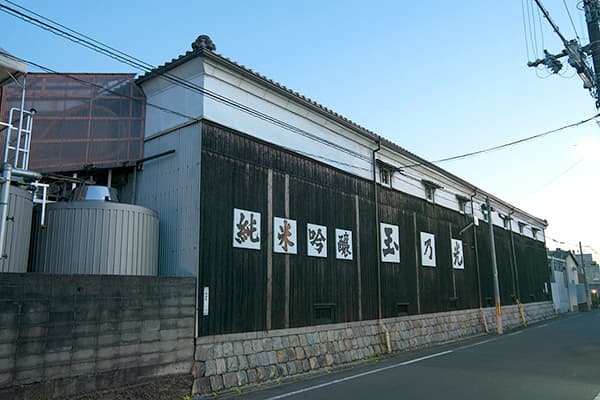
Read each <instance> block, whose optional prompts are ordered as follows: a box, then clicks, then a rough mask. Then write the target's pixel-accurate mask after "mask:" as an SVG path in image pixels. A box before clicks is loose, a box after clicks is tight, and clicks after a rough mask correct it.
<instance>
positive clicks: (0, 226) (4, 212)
mask: <svg viewBox="0 0 600 400" xmlns="http://www.w3.org/2000/svg"><path fill="white" fill-rule="evenodd" d="M11 178H12V166H11V165H10V164H9V163H4V165H3V168H2V186H1V188H0V258H5V257H6V255H5V254H4V241H5V238H6V221H7V219H6V218H7V217H8V199H9V196H10V182H11Z"/></svg>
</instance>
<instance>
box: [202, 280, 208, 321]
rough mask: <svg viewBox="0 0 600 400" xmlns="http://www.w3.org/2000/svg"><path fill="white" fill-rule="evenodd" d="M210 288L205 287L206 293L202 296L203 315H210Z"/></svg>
mask: <svg viewBox="0 0 600 400" xmlns="http://www.w3.org/2000/svg"><path fill="white" fill-rule="evenodd" d="M208 299H209V297H208V287H207V286H205V287H204V293H203V295H202V315H204V316H207V315H208Z"/></svg>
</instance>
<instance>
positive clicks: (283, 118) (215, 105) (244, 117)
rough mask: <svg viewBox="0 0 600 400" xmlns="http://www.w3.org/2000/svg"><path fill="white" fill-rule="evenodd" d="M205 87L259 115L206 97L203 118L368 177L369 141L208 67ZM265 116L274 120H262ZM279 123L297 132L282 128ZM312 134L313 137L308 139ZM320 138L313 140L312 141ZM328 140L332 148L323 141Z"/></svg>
mask: <svg viewBox="0 0 600 400" xmlns="http://www.w3.org/2000/svg"><path fill="white" fill-rule="evenodd" d="M205 68H206V76H205V78H204V85H205V88H206V89H208V90H211V91H214V92H217V93H219V94H221V95H223V96H224V97H226V98H228V99H230V100H233V101H235V102H236V103H239V104H243V105H245V106H248V107H250V108H252V109H253V110H256V111H258V112H260V114H261V116H260V117H257V116H255V115H251V114H250V113H248V112H244V111H243V110H239V109H238V108H235V107H232V106H231V105H227V104H224V103H223V102H219V101H217V100H214V99H212V98H208V97H206V98H205V102H204V117H205V118H206V119H208V120H210V121H214V122H217V123H219V124H222V125H225V126H228V127H230V128H233V129H236V130H238V131H240V132H244V133H246V134H249V135H252V136H255V137H257V138H258V139H261V140H264V141H267V142H271V143H275V144H277V145H279V146H283V147H285V148H287V149H290V150H293V151H296V152H298V153H300V154H303V155H305V156H308V157H310V158H314V159H316V160H319V161H321V162H324V163H326V164H329V165H332V166H334V167H336V168H340V169H342V170H345V171H348V172H350V173H352V174H354V175H358V176H360V177H362V178H365V179H372V176H373V170H372V161H371V159H372V150H373V149H374V148H375V147H376V145H375V143H374V142H373V141H369V140H368V139H365V138H362V137H358V136H357V135H356V134H355V133H352V132H349V131H348V130H347V128H344V127H342V126H341V125H339V124H337V123H335V122H334V121H332V120H330V119H328V118H325V117H323V116H321V115H319V113H317V112H315V111H312V110H309V109H308V108H306V107H302V106H300V105H299V104H297V103H295V102H293V101H291V100H289V99H287V98H285V97H283V96H281V95H279V94H277V93H275V92H273V91H271V90H268V89H266V88H264V87H259V86H258V85H256V84H255V83H254V82H251V81H250V80H248V79H246V78H244V77H242V76H237V75H233V74H231V73H229V72H227V71H224V70H223V69H222V68H220V67H218V66H216V65H211V64H207V65H206V66H205ZM262 115H268V116H269V117H270V118H271V119H274V120H276V121H275V122H269V121H266V120H265V119H264V118H263V117H262ZM279 122H284V123H285V124H287V125H289V126H291V127H293V128H295V129H296V130H294V129H292V130H290V129H286V128H285V127H282V126H281V125H280V124H279ZM311 136H314V137H311ZM315 137H316V138H318V139H316V138H315ZM319 140H322V141H326V142H331V143H333V144H334V145H330V144H327V143H323V142H322V141H319Z"/></svg>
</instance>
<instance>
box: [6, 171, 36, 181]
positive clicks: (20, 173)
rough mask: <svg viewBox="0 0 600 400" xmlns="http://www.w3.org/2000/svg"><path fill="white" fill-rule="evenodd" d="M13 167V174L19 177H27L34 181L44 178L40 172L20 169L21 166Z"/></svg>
mask: <svg viewBox="0 0 600 400" xmlns="http://www.w3.org/2000/svg"><path fill="white" fill-rule="evenodd" d="M11 169H12V172H11V174H12V175H13V176H18V177H21V178H25V179H28V180H32V181H39V180H40V179H42V174H40V173H39V172H35V171H29V170H25V169H19V168H11Z"/></svg>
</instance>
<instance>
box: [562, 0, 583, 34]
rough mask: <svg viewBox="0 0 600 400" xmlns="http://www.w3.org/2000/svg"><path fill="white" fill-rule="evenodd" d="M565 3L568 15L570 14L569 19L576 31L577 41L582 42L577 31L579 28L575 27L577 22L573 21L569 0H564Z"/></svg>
mask: <svg viewBox="0 0 600 400" xmlns="http://www.w3.org/2000/svg"><path fill="white" fill-rule="evenodd" d="M563 4H564V5H565V10H567V15H568V16H569V20H570V21H571V26H572V27H573V32H575V37H576V38H577V42H579V43H581V38H580V37H579V34H578V33H577V28H575V22H573V17H572V16H571V11H569V7H568V6H567V2H566V1H565V0H563Z"/></svg>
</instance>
